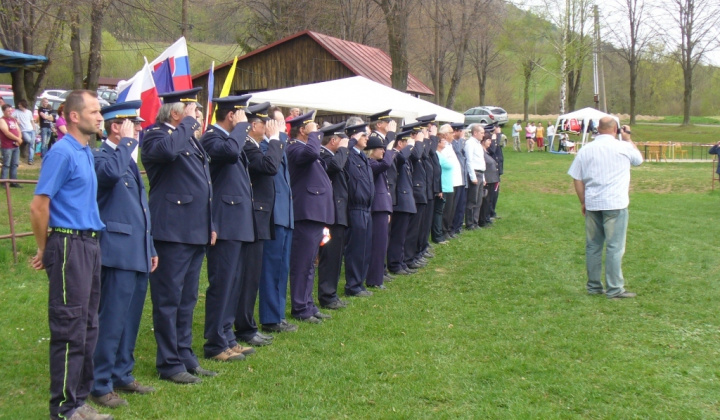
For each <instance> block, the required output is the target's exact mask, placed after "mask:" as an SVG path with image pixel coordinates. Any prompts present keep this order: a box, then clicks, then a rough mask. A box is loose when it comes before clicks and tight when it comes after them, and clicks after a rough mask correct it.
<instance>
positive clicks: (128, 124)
mask: <svg viewBox="0 0 720 420" xmlns="http://www.w3.org/2000/svg"><path fill="white" fill-rule="evenodd" d="M120 137H121V138H122V137H130V138H135V123H134V122H132V121H130V120H128V119H125V120H123V122H122V124H121V125H120Z"/></svg>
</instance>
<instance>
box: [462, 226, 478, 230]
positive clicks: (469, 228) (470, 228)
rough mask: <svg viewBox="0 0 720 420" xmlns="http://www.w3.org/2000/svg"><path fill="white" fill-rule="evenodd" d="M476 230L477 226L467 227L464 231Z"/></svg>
mask: <svg viewBox="0 0 720 420" xmlns="http://www.w3.org/2000/svg"><path fill="white" fill-rule="evenodd" d="M477 228H478V227H477V226H468V227H466V228H465V230H475V229H477Z"/></svg>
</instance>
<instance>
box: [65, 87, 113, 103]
mask: <svg viewBox="0 0 720 420" xmlns="http://www.w3.org/2000/svg"><path fill="white" fill-rule="evenodd" d="M70 92H72V91H71V90H68V91H67V92H65V93H63V94H61V95H60V96H59V97H58V98H60V99H62V100H63V102H64V101H65V98H67V96H68V95H69V94H70ZM98 101H99V102H100V106H108V105H110V102H108V101H106V100H105V99H103V98H102V97H100V96H99V95H98Z"/></svg>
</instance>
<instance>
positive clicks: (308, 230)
mask: <svg viewBox="0 0 720 420" xmlns="http://www.w3.org/2000/svg"><path fill="white" fill-rule="evenodd" d="M323 227H325V224H324V223H321V222H315V221H312V220H296V221H295V230H294V231H293V235H292V245H291V247H290V248H291V249H290V301H291V311H290V313H291V314H292V316H294V317H295V318H299V319H307V318H310V317H311V316H313V315H315V314H316V313H317V312H318V308H317V306H315V302H314V301H313V289H314V287H313V285H314V284H315V257H316V256H317V253H318V248H319V247H320V241H322V237H323V232H322V231H323Z"/></svg>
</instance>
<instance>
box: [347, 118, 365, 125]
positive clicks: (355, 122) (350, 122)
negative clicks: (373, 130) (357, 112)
mask: <svg viewBox="0 0 720 420" xmlns="http://www.w3.org/2000/svg"><path fill="white" fill-rule="evenodd" d="M360 124H365V120H363V119H362V117H350V118H348V120H347V124H345V126H346V127H352V126H353V125H360Z"/></svg>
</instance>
